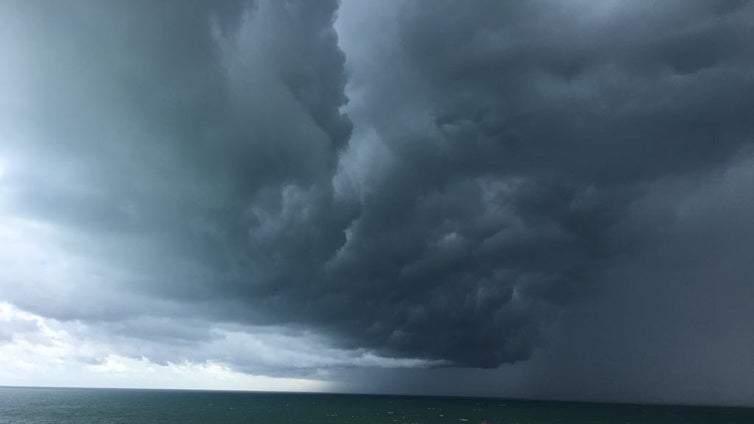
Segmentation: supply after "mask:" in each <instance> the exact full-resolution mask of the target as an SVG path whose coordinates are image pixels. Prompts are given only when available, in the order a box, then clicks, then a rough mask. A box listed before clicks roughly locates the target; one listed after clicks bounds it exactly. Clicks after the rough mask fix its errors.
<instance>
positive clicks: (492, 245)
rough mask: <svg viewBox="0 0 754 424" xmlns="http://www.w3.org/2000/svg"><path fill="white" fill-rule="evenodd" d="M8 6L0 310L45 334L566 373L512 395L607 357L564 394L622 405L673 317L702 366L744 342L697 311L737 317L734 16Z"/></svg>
mask: <svg viewBox="0 0 754 424" xmlns="http://www.w3.org/2000/svg"><path fill="white" fill-rule="evenodd" d="M1 7H2V13H0V28H2V30H0V31H1V32H0V69H2V71H0V90H1V92H2V93H3V94H2V96H1V99H0V137H1V139H2V142H1V143H2V144H0V167H1V168H0V220H1V222H2V227H3V229H2V232H0V240H2V244H3V247H0V260H1V261H2V263H3V265H2V267H0V268H1V269H0V300H3V301H5V302H8V304H10V305H13V307H14V308H18V309H19V310H23V311H27V312H26V313H29V314H33V315H34V316H40V317H46V318H49V319H51V320H55V322H58V323H60V325H61V326H62V327H61V328H64V329H65V330H61V331H66V332H67V334H80V335H81V337H92V338H94V339H96V340H98V343H103V344H107V345H111V346H118V348H117V350H118V352H119V353H120V354H122V355H124V356H125V357H130V358H137V359H138V358H147V359H149V360H150V361H154V362H155V363H170V362H176V361H182V360H190V361H194V362H201V361H207V360H214V361H221V362H222V363H227V364H230V366H232V367H234V369H236V370H239V371H242V372H250V373H254V372H257V373H263V374H265V375H285V376H296V377H301V376H304V377H307V378H308V377H316V376H318V375H320V376H321V375H327V378H336V379H337V378H341V377H342V378H344V379H348V378H354V379H356V380H359V381H364V380H365V377H364V375H362V374H364V373H366V374H370V373H373V372H374V370H373V367H387V368H415V367H420V368H430V369H428V370H420V371H419V370H414V371H411V373H430V374H431V373H433V372H435V373H436V374H432V375H436V376H437V375H443V376H447V378H448V379H450V380H453V381H468V380H469V379H470V378H471V377H469V376H474V378H478V377H479V374H478V373H479V371H478V370H474V368H498V371H496V373H500V372H501V371H500V370H503V369H509V367H511V366H513V367H516V366H519V363H521V362H524V364H523V365H520V366H521V367H522V368H520V369H521V370H523V371H515V372H514V374H515V373H518V375H520V376H526V375H531V376H538V377H539V378H541V377H542V376H550V378H554V377H552V376H559V378H560V380H559V381H562V383H561V385H560V386H557V385H556V386H554V387H550V388H545V387H541V386H537V385H536V384H532V383H531V382H528V381H527V380H526V378H524V377H521V378H519V379H518V380H517V383H516V384H515V385H514V384H513V383H510V384H508V385H507V386H506V389H505V390H506V391H507V390H513V393H516V392H515V390H516V387H518V390H519V393H523V394H526V395H531V396H538V395H542V396H545V395H546V396H553V397H568V395H567V393H568V391H569V388H572V387H574V385H578V378H577V377H575V376H574V375H573V374H571V373H570V372H571V370H574V369H578V370H583V367H585V366H586V365H585V364H586V363H588V362H590V360H591V359H592V358H595V357H596V356H599V355H602V354H609V355H612V356H611V357H613V358H616V361H615V362H614V363H613V365H610V363H609V362H596V364H597V366H596V367H595V370H594V371H593V373H592V374H590V373H588V372H586V371H585V372H584V373H582V374H581V376H582V377H583V376H586V375H588V376H592V377H594V379H595V380H594V381H595V382H594V384H593V385H591V386H589V388H587V389H584V390H583V393H584V395H583V397H585V398H599V397H600V392H599V391H597V389H596V388H597V387H605V385H606V383H605V382H604V381H599V378H598V377H599V374H600V373H602V375H606V374H605V372H606V371H605V370H613V371H615V372H614V374H610V373H609V372H608V375H613V376H617V377H615V378H616V379H621V378H622V380H621V381H626V383H625V384H617V385H616V386H617V388H616V389H615V390H614V392H611V393H612V394H610V395H608V396H607V398H610V399H627V400H631V399H637V398H640V397H641V395H640V393H639V392H638V390H639V389H638V388H639V387H642V382H644V383H646V380H632V379H631V378H628V377H627V376H628V375H632V374H631V373H638V374H633V375H644V374H641V373H640V372H639V371H637V370H636V369H637V368H647V369H653V367H655V368H662V367H663V366H665V365H668V364H670V363H672V357H673V355H675V354H677V353H678V349H680V348H679V346H687V347H688V345H687V344H688V343H690V340H692V338H693V337H694V336H693V335H694V334H696V333H695V331H692V330H691V329H690V328H689V327H688V324H689V322H693V321H694V319H697V318H693V317H694V316H697V317H698V316H702V317H708V319H706V320H705V319H701V318H699V319H701V320H702V321H703V322H704V323H706V324H700V326H699V328H698V331H699V332H700V334H706V335H710V336H711V335H712V334H713V333H714V334H720V330H721V329H722V328H726V329H729V332H730V333H729V334H728V333H725V334H728V336H726V337H727V338H724V340H721V341H720V342H719V345H722V346H726V349H722V348H721V349H720V351H717V350H715V349H712V351H709V350H708V351H705V352H703V353H700V354H699V355H698V356H693V357H694V358H697V359H698V360H699V361H703V360H704V361H713V360H714V358H722V357H727V356H726V354H725V353H724V352H731V351H733V352H738V354H741V352H750V348H751V346H750V344H746V343H741V342H738V341H737V336H742V335H743V334H745V333H746V332H747V330H748V329H747V328H746V326H745V325H743V324H736V325H732V324H731V322H730V321H729V320H728V318H727V317H731V320H732V319H733V318H732V317H733V316H738V315H736V314H733V315H730V316H729V315H726V314H725V313H720V312H719V310H720V309H724V308H728V307H730V308H733V309H735V310H737V311H743V310H744V309H746V306H747V305H746V304H747V299H748V301H750V300H751V297H750V295H751V289H750V288H749V285H750V284H749V282H748V280H747V277H746V275H748V274H747V273H748V271H749V270H750V269H749V268H750V266H748V265H747V262H746V260H745V258H744V256H745V255H742V254H740V253H737V252H741V251H745V250H746V249H748V248H751V247H752V242H754V240H752V239H751V237H748V234H749V233H750V232H751V229H752V228H753V227H752V223H751V222H750V219H747V218H746V217H747V216H749V215H747V214H746V213H744V212H742V211H748V210H749V209H751V208H750V206H751V205H750V203H751V202H750V201H748V200H746V199H750V198H751V196H752V193H751V190H750V187H751V186H750V185H749V184H748V183H749V182H751V181H750V180H751V178H750V177H751V175H750V174H751V172H750V169H751V163H752V159H751V158H752V154H751V152H752V150H751V149H752V147H751V141H752V134H753V132H752V130H754V120H752V119H751V111H752V110H754V72H752V71H753V70H754V51H752V47H751V43H750V42H749V41H750V40H751V38H752V35H754V34H753V33H754V31H753V30H754V8H752V5H751V4H750V3H747V2H739V1H724V2H712V1H688V0H684V1H680V0H679V1H666V2H662V3H660V4H658V3H654V2H649V1H638V2H588V1H570V2H554V1H534V2H496V1H479V2H451V1H410V2H379V3H378V2H344V3H343V4H341V5H339V4H338V3H337V2H335V1H317V2H312V1H285V2H277V1H257V2H245V1H228V2H204V1H191V2H177V1H176V2H171V1H161V2H153V1H133V2H114V1H113V2H110V1H105V2H102V1H91V2H90V1H74V2H70V3H66V4H65V5H63V4H60V3H56V2H31V3H30V2H21V1H18V2H14V1H7V2H3V4H2V6H1ZM747 187H748V188H747ZM742 199H743V200H742ZM709 205H717V207H713V206H709ZM739 212H740V213H739ZM729 215H730V216H729ZM690 269H693V270H694V271H693V272H692V271H690ZM688 273H692V274H693V275H691V274H689V275H687V274H688ZM712 280H714V281H716V286H711V285H710V284H711V283H710V282H711V281H712ZM650 292H651V295H650V294H649V293H650ZM681 293H683V296H679V295H680V294H681ZM711 293H715V295H714V296H712V298H711V299H712V301H711V302H712V303H710V304H709V305H711V306H709V307H707V308H706V309H705V308H702V309H695V308H696V306H694V305H697V304H698V303H697V302H698V301H701V300H702V299H705V298H710V296H711ZM684 296H685V297H684ZM684 299H685V300H684ZM735 299H738V300H735ZM622 302H625V303H622ZM664 311H675V312H673V313H672V314H671V316H672V317H674V318H673V319H670V320H668V321H663V318H664V317H665V312H664ZM693 311H697V312H693ZM695 313H698V314H699V315H694V314H695ZM740 313H741V314H743V315H744V316H743V318H747V317H749V315H750V314H748V315H747V314H746V313H744V312H740ZM653 314H654V315H653ZM661 321H662V322H666V327H664V329H662V330H660V329H658V330H657V331H656V332H654V331H648V332H646V333H645V334H643V335H642V334H637V331H639V329H643V328H647V327H652V326H656V327H657V328H663V326H662V325H657V323H658V322H661ZM739 322H740V321H739ZM595 323H600V324H595ZM10 325H11V324H9V326H8V327H7V328H3V329H0V330H1V331H0V343H2V340H6V339H7V340H11V339H12V338H13V334H15V333H16V330H15V329H14V328H15V324H12V326H10ZM601 334H610V336H609V337H598V336H597V335H601ZM632 334H633V335H635V339H631V338H630V337H628V336H631V335H632ZM666 334H672V335H673V336H669V337H667V338H666V339H665V340H668V342H667V345H666V346H659V347H657V351H652V350H651V349H650V348H646V349H648V350H647V351H645V352H647V353H646V357H647V358H645V359H642V360H638V359H636V358H633V357H627V356H626V355H625V352H626V350H627V349H629V348H630V346H632V345H634V344H635V345H642V344H643V346H656V345H653V344H651V342H652V341H653V340H655V341H656V340H657V339H658V338H662V337H664V336H665V335H666ZM19 337H20V336H19ZM632 337H633V336H632ZM285 346H288V348H286V347H285ZM291 346H293V347H291ZM305 351H312V352H315V353H312V354H311V355H309V354H305V353H304V352H305ZM540 351H541V352H549V353H544V354H542V353H540V354H537V353H536V352H540ZM639 351H641V349H639ZM723 351H724V352H723ZM270 352H281V353H280V355H279V357H277V358H276V357H275V354H272V353H270ZM574 352H577V353H578V354H579V355H580V354H581V352H587V353H585V355H586V358H587V359H584V360H583V362H582V360H580V359H579V360H577V359H574V358H575V355H576V354H575V353H574ZM589 352H592V353H589ZM605 352H607V353H605ZM561 354H562V362H561V361H560V360H559V358H560V356H559V355H561ZM84 356H85V355H84ZM91 356H92V357H91V358H88V359H87V358H83V359H82V361H94V362H96V363H100V362H102V361H103V360H104V359H103V358H102V355H99V356H98V354H92V355H91ZM527 360H528V362H526V361H527ZM510 364H513V365H510ZM621 364H622V365H621ZM647 364H651V366H650V365H647ZM611 366H612V367H614V368H611ZM694 366H695V365H694V360H691V361H689V363H688V364H687V367H688V368H692V367H694ZM435 367H451V368H453V369H452V370H434V369H432V368H435ZM457 367H462V368H458V369H455V368H457ZM464 369H465V371H464ZM686 369H687V368H684V367H681V368H673V369H671V370H670V371H668V372H675V373H677V375H682V374H683V372H684V370H686ZM696 369H697V370H699V367H696ZM349 370H350V371H349ZM403 371H406V370H405V369H404V370H403ZM331 372H333V373H331ZM705 372H706V373H707V374H705ZM731 372H733V371H732V370H730V369H729V370H721V369H719V368H717V369H716V368H714V367H711V368H704V369H702V370H701V371H699V373H698V375H696V377H694V378H696V379H698V380H700V381H701V380H704V379H705V378H707V377H709V375H712V374H714V375H716V376H718V377H717V378H719V379H720V381H721V382H720V383H719V384H720V385H723V386H725V385H726V383H727V381H728V380H725V376H726V375H729V374H730V373H731ZM411 373H408V372H406V374H399V375H404V376H405V375H414V374H411ZM464 373H465V374H464ZM430 374H427V375H430ZM692 374H693V373H692ZM349 375H350V377H349ZM464 375H465V377H464ZM490 375H498V374H490ZM620 376H623V377H620ZM407 378H411V377H407ZM433 378H436V377H433ZM387 379H388V378H387V377H386V381H387ZM397 379H398V381H404V382H405V380H406V378H403V379H401V378H400V377H398V378H397ZM431 380H432V379H431V378H429V379H428V380H421V379H420V380H417V381H431ZM545 380H546V379H545ZM586 380H587V381H591V380H590V378H586ZM673 381H677V379H676V380H673ZM485 384H486V383H485ZM569 384H570V385H569ZM429 385H430V383H427V387H429ZM346 386H348V385H347V384H346V385H344V386H343V387H346ZM398 386H400V384H398V385H397V386H396V384H395V383H391V382H385V383H384V386H380V385H379V384H378V385H377V389H376V390H379V387H384V390H388V389H390V390H394V391H395V390H396V389H395V388H396V387H398ZM513 386H516V387H513ZM733 386H735V387H736V388H738V389H741V388H742V386H741V384H740V382H738V383H735V384H734V385H733ZM348 387H350V389H349V390H363V386H359V385H358V384H354V385H352V386H348ZM487 387H490V388H489V389H480V390H479V392H481V393H482V394H490V393H492V394H501V393H500V392H495V389H494V387H493V386H492V383H489V385H488V386H487ZM700 387H702V388H701V389H700V390H705V389H704V386H700ZM373 389H374V387H373ZM671 389H672V388H670V387H666V388H663V389H661V390H664V391H665V392H664V393H668V391H670V390H671ZM397 391H400V390H397ZM407 391H418V392H421V391H422V390H420V388H419V389H416V390H414V389H407ZM427 391H431V390H429V389H427ZM749 391H751V388H749ZM729 392H730V391H729V390H727V389H726V390H722V393H723V394H722V395H720V397H719V399H717V400H715V401H716V402H722V403H724V402H725V401H726V399H727V400H729V401H736V402H738V399H737V398H735V399H734V398H732V397H731V396H730V395H729ZM474 393H477V392H476V391H474ZM697 395H698V393H697V394H696V395H695V394H694V393H688V394H684V395H683V396H680V397H678V398H672V397H670V398H669V397H667V396H666V397H663V395H657V396H656V397H651V396H650V397H648V398H641V399H642V400H650V401H658V400H668V399H670V400H679V399H680V400H681V401H684V400H688V399H693V398H694V396H697ZM632 396H633V397H632ZM684 396H686V397H684Z"/></svg>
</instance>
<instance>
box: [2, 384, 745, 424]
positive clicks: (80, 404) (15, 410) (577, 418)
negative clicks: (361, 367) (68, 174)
mask: <svg viewBox="0 0 754 424" xmlns="http://www.w3.org/2000/svg"><path fill="white" fill-rule="evenodd" d="M482 420H487V421H488V422H489V424H503V423H505V424H516V423H518V424H529V423H531V424H544V423H552V424H555V423H560V424H569V423H580V424H585V423H590V424H591V423H593V424H597V423H599V424H603V423H604V424H608V423H609V424H618V423H626V424H628V423H631V424H636V423H664V424H674V423H713V424H720V423H747V424H752V423H754V409H752V408H717V407H692V406H647V405H624V404H599V403H574V402H543V401H520V400H503V399H490V398H452V397H425V396H381V395H347V394H313V393H307V394H304V393H295V394H291V393H260V392H216V391H185V390H130V389H69V388H66V389H64V388H17V387H0V424H5V423H13V424H20V423H35V424H46V423H50V424H52V423H55V424H67V423H81V424H84V423H86V424H89V423H103V424H104V423H108V424H111V423H112V424H116V423H122V424H125V423H134V424H136V423H138V424H144V423H183V424H189V423H259V424H279V423H288V424H290V423H295V424H302V423H332V424H339V423H359V424H377V423H379V424H395V423H405V424H409V423H412V424H445V423H453V424H479V423H481V422H482Z"/></svg>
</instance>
